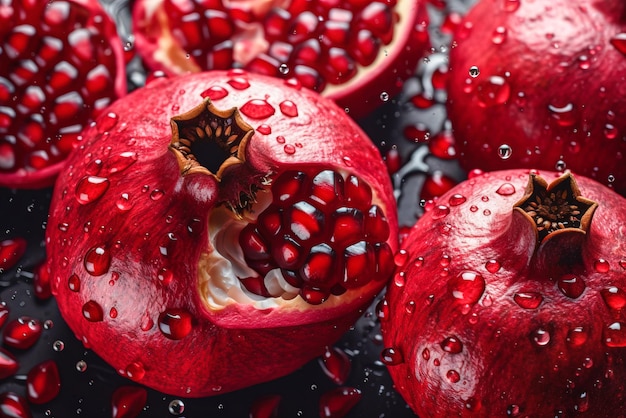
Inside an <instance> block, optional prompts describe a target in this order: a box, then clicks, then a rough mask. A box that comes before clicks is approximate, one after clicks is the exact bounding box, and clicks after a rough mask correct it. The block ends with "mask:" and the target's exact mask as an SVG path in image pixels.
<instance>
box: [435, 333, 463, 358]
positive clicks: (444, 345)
mask: <svg viewBox="0 0 626 418" xmlns="http://www.w3.org/2000/svg"><path fill="white" fill-rule="evenodd" d="M440 346H441V349H442V350H443V351H445V352H447V353H450V354H458V353H460V352H461V351H463V343H462V342H461V340H459V339H458V338H457V337H455V336H451V337H446V338H445V339H444V340H443V341H441V343H440Z"/></svg>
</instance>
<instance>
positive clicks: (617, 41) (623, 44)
mask: <svg viewBox="0 0 626 418" xmlns="http://www.w3.org/2000/svg"><path fill="white" fill-rule="evenodd" d="M610 42H611V45H613V47H614V48H615V49H617V50H618V51H619V52H621V53H622V54H624V55H626V32H622V33H618V34H617V35H615V36H613V37H612V38H611V40H610Z"/></svg>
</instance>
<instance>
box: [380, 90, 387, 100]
mask: <svg viewBox="0 0 626 418" xmlns="http://www.w3.org/2000/svg"><path fill="white" fill-rule="evenodd" d="M388 100H389V93H387V92H386V91H383V92H382V93H380V101H381V102H386V101H388Z"/></svg>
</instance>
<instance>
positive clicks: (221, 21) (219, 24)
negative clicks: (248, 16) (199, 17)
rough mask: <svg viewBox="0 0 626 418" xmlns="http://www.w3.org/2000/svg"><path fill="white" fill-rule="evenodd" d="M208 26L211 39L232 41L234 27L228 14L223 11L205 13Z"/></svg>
mask: <svg viewBox="0 0 626 418" xmlns="http://www.w3.org/2000/svg"><path fill="white" fill-rule="evenodd" d="M204 17H205V19H206V25H207V27H208V30H209V37H210V39H211V40H212V39H215V40H218V41H222V40H225V39H230V37H231V36H233V33H234V27H233V25H232V23H231V20H230V17H229V16H228V14H226V13H225V12H223V11H221V10H212V9H209V10H206V11H205V12H204Z"/></svg>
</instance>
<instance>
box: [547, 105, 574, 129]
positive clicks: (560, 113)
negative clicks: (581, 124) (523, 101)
mask: <svg viewBox="0 0 626 418" xmlns="http://www.w3.org/2000/svg"><path fill="white" fill-rule="evenodd" d="M548 110H549V111H550V115H551V116H552V118H553V119H554V120H555V121H556V123H557V124H558V125H559V126H563V127H569V126H572V125H574V124H575V123H576V119H577V116H576V111H575V108H574V104H573V103H566V104H565V105H562V106H559V105H553V104H551V105H548Z"/></svg>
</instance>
